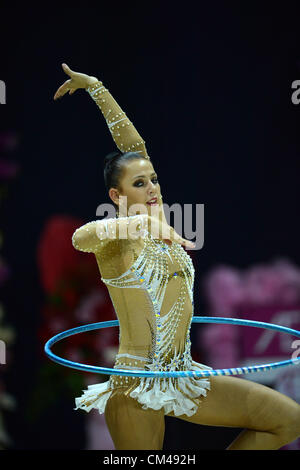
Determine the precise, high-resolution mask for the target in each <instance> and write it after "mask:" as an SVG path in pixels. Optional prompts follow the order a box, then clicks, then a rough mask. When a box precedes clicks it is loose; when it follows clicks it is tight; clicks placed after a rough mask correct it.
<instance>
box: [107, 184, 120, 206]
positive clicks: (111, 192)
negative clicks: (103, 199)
mask: <svg viewBox="0 0 300 470" xmlns="http://www.w3.org/2000/svg"><path fill="white" fill-rule="evenodd" d="M108 195H109V197H110V199H111V200H112V201H113V202H114V203H115V204H116V205H117V206H118V205H119V191H118V190H117V189H115V188H110V190H109V191H108Z"/></svg>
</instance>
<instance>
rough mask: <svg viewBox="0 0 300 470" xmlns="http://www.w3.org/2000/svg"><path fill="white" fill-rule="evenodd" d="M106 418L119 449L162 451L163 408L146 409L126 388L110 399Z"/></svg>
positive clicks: (163, 431)
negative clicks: (129, 394) (127, 393)
mask: <svg viewBox="0 0 300 470" xmlns="http://www.w3.org/2000/svg"><path fill="white" fill-rule="evenodd" d="M105 421H106V424H107V427H108V429H109V432H110V435H111V438H112V440H113V442H114V445H115V448H116V449H117V450H122V449H123V450H124V449H127V450H129V449H133V450H140V449H142V450H161V449H162V447H163V440H164V434H165V418H164V411H163V410H152V409H149V408H148V409H147V410H143V408H142V405H141V404H140V403H138V402H137V400H135V399H134V398H131V397H129V396H126V395H125V394H124V390H122V389H116V390H114V391H113V393H112V394H111V396H110V397H109V399H108V400H107V404H106V408H105Z"/></svg>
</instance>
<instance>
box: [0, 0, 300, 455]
mask: <svg viewBox="0 0 300 470" xmlns="http://www.w3.org/2000/svg"><path fill="white" fill-rule="evenodd" d="M196 6H197V8H196ZM299 13H300V7H299V6H297V5H296V4H294V3H293V4H292V3H286V2H284V3H283V2H281V5H277V4H273V3H272V4H267V3H264V4H262V2H261V3H260V2H257V3H253V2H248V3H246V4H245V3H244V2H235V3H233V2H213V3H210V2H187V3H186V2H184V4H182V3H178V6H175V4H174V3H173V2H157V3H152V2H129V3H127V2H124V3H123V4H119V3H113V4H112V5H111V7H108V6H107V5H105V4H102V3H97V2H88V3H84V4H82V6H81V7H73V6H72V5H71V6H70V7H67V6H62V7H59V6H55V5H52V6H51V7H50V6H43V9H40V10H36V9H33V8H31V7H27V8H26V9H25V8H24V9H22V8H21V9H18V10H15V9H13V8H4V7H3V8H2V9H1V16H2V20H1V32H0V39H1V45H2V47H1V49H2V51H1V69H0V79H1V80H4V81H5V83H6V87H7V97H6V98H7V104H6V105H5V106H1V107H0V113H1V115H0V116H1V131H5V130H11V129H13V130H16V131H17V132H18V133H19V135H20V145H19V147H18V149H17V152H16V154H15V158H16V160H17V161H18V162H19V163H20V165H21V173H20V175H19V177H18V178H17V180H16V181H14V182H13V183H12V185H11V187H10V193H9V197H8V198H7V200H6V202H5V205H4V206H3V208H2V215H1V225H2V228H3V230H4V232H5V244H4V245H3V253H4V254H5V257H6V259H7V260H8V261H9V263H10V266H11V267H12V270H13V277H12V279H11V280H10V281H9V282H8V283H7V284H6V286H5V291H3V292H2V299H3V301H4V303H5V305H6V311H7V318H6V320H7V321H8V322H9V323H11V324H12V325H13V326H14V328H15V329H16V334H17V341H16V344H15V345H14V348H13V352H12V354H13V362H12V365H11V366H10V367H9V369H8V370H7V372H6V379H5V380H6V384H7V390H8V391H9V392H10V393H11V394H13V395H14V396H15V398H16V401H17V404H18V406H17V410H16V411H15V412H13V413H7V414H5V421H6V425H7V429H8V431H9V433H10V435H11V437H12V438H13V441H14V443H13V447H14V448H16V449H82V448H84V429H83V422H84V416H83V414H81V413H80V414H78V412H76V413H74V412H73V410H72V408H73V402H72V403H71V402H70V401H68V400H66V401H64V400H63V399H62V400H61V401H59V402H57V404H56V405H55V407H54V408H51V409H49V411H48V412H45V413H44V415H43V416H42V417H41V418H40V420H39V421H38V422H37V423H35V425H32V424H31V425H29V424H28V422H27V421H26V418H25V412H24V409H25V408H26V403H27V400H28V397H29V396H30V395H31V393H32V388H33V384H34V380H35V377H36V374H37V371H38V369H39V365H40V360H41V358H40V356H39V355H38V354H37V350H38V338H37V333H36V332H37V328H38V325H39V322H40V317H39V315H40V313H39V307H40V304H41V303H42V301H43V292H42V290H41V287H40V281H39V278H38V273H37V267H36V245H37V241H38V239H39V236H40V233H41V230H42V227H43V224H44V222H45V221H46V220H47V219H48V218H49V217H50V216H51V215H52V214H56V213H59V214H72V215H74V216H78V217H81V218H82V219H84V220H85V221H89V220H95V211H96V208H97V206H98V205H99V204H101V203H102V202H109V199H108V196H107V194H106V190H105V188H104V185H103V175H102V170H101V168H102V158H103V157H104V156H105V155H106V154H107V153H108V152H110V151H112V150H115V149H116V146H115V144H114V142H113V141H112V139H111V135H110V132H109V130H108V128H107V126H106V123H105V121H104V118H103V116H102V114H101V113H100V111H99V109H98V108H97V107H96V105H95V104H94V103H93V102H92V100H91V98H90V97H89V96H88V94H87V93H86V92H84V90H78V91H76V93H75V94H74V95H73V96H69V95H66V96H65V97H64V98H63V99H61V100H58V101H57V102H56V101H53V95H54V93H55V91H56V89H57V88H58V87H59V86H60V85H61V84H62V83H63V82H64V81H65V80H66V79H67V76H66V75H65V74H64V72H63V71H62V68H61V63H62V62H66V63H67V64H68V65H69V66H70V67H71V69H74V70H75V71H80V72H84V73H87V74H89V75H93V76H96V77H98V78H99V79H101V80H102V81H103V82H104V84H105V85H106V86H107V88H108V89H109V90H110V92H111V94H112V95H113V96H114V97H115V99H116V100H117V102H118V103H119V105H120V106H121V107H122V109H123V110H125V112H126V114H127V115H128V117H129V119H130V120H131V121H132V122H133V123H134V125H135V127H136V128H137V130H138V131H139V133H140V134H141V136H142V137H143V139H144V140H145V141H146V147H147V150H148V153H149V155H150V157H151V159H152V161H153V164H154V168H155V170H156V171H157V172H158V175H159V180H160V184H161V190H162V194H163V197H164V202H166V203H169V204H172V203H175V202H178V203H181V204H183V203H190V204H196V203H203V204H205V240H204V247H203V249H202V250H200V251H198V252H197V253H196V256H195V267H196V278H195V311H196V312H197V313H198V312H199V313H200V312H202V311H203V309H204V308H205V304H204V301H203V298H202V296H201V293H200V290H198V289H197V286H199V285H200V283H201V279H202V278H203V276H204V275H205V273H206V272H207V271H208V270H209V268H211V267H212V266H214V265H216V264H219V263H228V264H230V265H233V266H236V267H238V268H244V267H247V266H249V265H251V264H252V263H255V262H268V261H270V260H272V259H273V258H274V257H278V256H284V257H288V258H289V259H290V260H292V261H293V262H294V263H295V264H298V265H299V263H300V252H299V239H300V224H299V205H298V202H299V170H300V156H299V151H300V145H299V122H300V120H299V116H300V114H299V113H300V106H296V105H294V104H293V103H292V101H291V94H292V91H293V90H292V88H291V84H292V82H293V81H294V80H297V79H300V70H299V65H300V57H299V50H300V49H299V47H300V46H299V44H300V42H299V40H300V30H299V23H298V18H299ZM41 399H42V397H41ZM236 433H237V430H225V429H220V428H218V429H217V428H202V427H199V426H197V425H193V424H190V423H184V422H182V421H180V420H173V421H172V423H171V422H170V419H169V420H168V421H167V429H166V441H165V446H166V447H167V448H169V449H176V448H181V449H184V448H185V449H187V448H190V449H193V448H197V449H200V448H202V449H222V448H225V446H226V445H228V443H229V442H230V441H231V439H232V438H233V437H234V435H236Z"/></svg>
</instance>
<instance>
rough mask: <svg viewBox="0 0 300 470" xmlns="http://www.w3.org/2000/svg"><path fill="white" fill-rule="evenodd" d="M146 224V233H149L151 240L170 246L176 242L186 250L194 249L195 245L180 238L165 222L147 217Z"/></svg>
mask: <svg viewBox="0 0 300 470" xmlns="http://www.w3.org/2000/svg"><path fill="white" fill-rule="evenodd" d="M148 223H149V227H148V231H149V232H150V233H151V235H152V237H153V238H155V239H159V240H163V241H164V242H165V243H167V245H171V244H172V242H177V243H180V245H183V246H185V247H186V248H195V246H196V245H195V243H193V242H191V241H190V240H186V239H185V238H182V237H181V236H180V235H178V233H177V232H175V229H174V228H173V227H171V226H170V225H169V224H168V223H167V222H164V221H162V220H160V219H158V218H156V217H152V216H148Z"/></svg>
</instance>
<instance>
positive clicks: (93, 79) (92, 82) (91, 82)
mask: <svg viewBox="0 0 300 470" xmlns="http://www.w3.org/2000/svg"><path fill="white" fill-rule="evenodd" d="M97 82H99V80H98V78H96V77H88V78H87V80H86V86H85V88H86V89H87V88H89V87H90V86H91V85H95V83H97Z"/></svg>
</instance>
